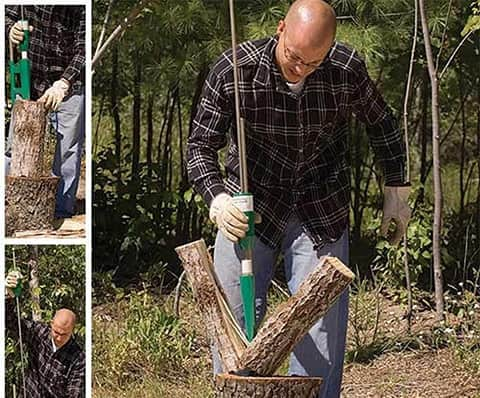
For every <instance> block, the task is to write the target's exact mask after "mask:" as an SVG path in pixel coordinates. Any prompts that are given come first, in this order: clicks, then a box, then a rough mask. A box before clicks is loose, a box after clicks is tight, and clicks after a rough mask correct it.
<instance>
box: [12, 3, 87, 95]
mask: <svg viewBox="0 0 480 398" xmlns="http://www.w3.org/2000/svg"><path fill="white" fill-rule="evenodd" d="M23 9H24V18H25V19H27V20H28V23H29V25H31V26H33V31H32V32H31V34H30V46H29V49H28V57H29V59H30V60H31V64H32V99H37V98H38V97H40V96H41V95H43V93H44V92H45V90H47V89H48V88H49V87H51V85H52V84H53V82H55V81H56V80H59V79H61V78H63V79H65V80H68V81H69V82H70V85H71V91H70V92H69V94H70V93H73V94H78V93H80V92H82V90H83V86H84V84H85V6H44V5H42V6H24V7H23ZM20 19H21V13H20V6H6V9H5V27H6V31H5V33H6V36H7V40H8V34H9V32H10V29H11V27H12V26H13V25H14V24H15V22H17V21H19V20H20ZM6 48H8V45H7V47H6Z"/></svg>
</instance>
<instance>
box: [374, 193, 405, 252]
mask: <svg viewBox="0 0 480 398" xmlns="http://www.w3.org/2000/svg"><path fill="white" fill-rule="evenodd" d="M409 194H410V186H402V187H388V186H386V187H385V190H384V198H383V218H382V225H381V227H380V232H381V234H382V235H383V236H387V234H388V227H389V226H390V223H391V222H392V221H394V222H395V226H396V228H395V231H394V232H393V234H392V235H391V237H390V238H389V242H390V243H391V244H392V245H397V244H398V243H399V242H400V240H401V239H402V237H403V235H404V234H405V233H406V232H407V225H408V221H409V220H410V216H411V214H412V211H411V210H410V206H409V205H408V195H409Z"/></svg>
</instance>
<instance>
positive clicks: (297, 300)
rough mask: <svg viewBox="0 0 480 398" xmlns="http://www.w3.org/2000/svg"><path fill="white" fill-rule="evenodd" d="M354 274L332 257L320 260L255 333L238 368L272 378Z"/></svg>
mask: <svg viewBox="0 0 480 398" xmlns="http://www.w3.org/2000/svg"><path fill="white" fill-rule="evenodd" d="M353 279H354V274H353V272H352V271H350V269H348V268H347V267H346V266H345V265H344V264H342V262H341V261H339V260H338V259H337V258H335V257H324V258H323V264H322V260H321V262H320V264H319V265H318V266H317V268H316V269H315V270H314V271H313V272H312V273H311V274H310V275H309V277H308V278H307V279H306V280H304V281H303V283H302V284H301V285H300V288H299V289H298V291H297V292H296V293H295V294H294V295H292V296H291V297H290V298H289V299H288V300H287V301H286V302H284V303H282V304H281V305H280V306H279V307H278V308H277V309H276V310H275V313H274V314H272V315H271V316H270V318H268V319H267V320H266V321H265V322H264V324H263V325H262V327H261V328H260V329H259V331H258V333H257V335H256V336H255V338H254V339H253V341H252V342H251V343H250V344H249V345H248V346H247V348H246V349H245V351H244V352H243V354H242V356H241V357H240V368H241V369H248V370H251V371H254V372H255V373H257V374H259V375H262V376H270V375H272V374H273V373H274V372H275V371H276V370H277V369H278V368H279V367H280V366H281V364H282V363H283V361H284V359H285V358H286V357H287V356H288V355H289V354H290V353H291V352H292V351H293V349H294V347H295V345H296V344H297V343H298V342H299V341H300V340H301V339H302V338H303V337H304V336H305V335H306V334H307V333H308V331H309V330H310V328H311V327H312V326H313V325H314V324H315V323H316V322H317V321H318V320H319V318H321V317H322V316H323V315H325V313H326V312H327V311H328V309H329V308H330V307H331V306H332V305H333V304H334V303H335V302H336V301H337V299H338V298H339V296H340V295H341V294H342V293H343V291H344V290H345V289H346V288H347V287H348V285H349V284H350V283H351V282H352V280H353Z"/></svg>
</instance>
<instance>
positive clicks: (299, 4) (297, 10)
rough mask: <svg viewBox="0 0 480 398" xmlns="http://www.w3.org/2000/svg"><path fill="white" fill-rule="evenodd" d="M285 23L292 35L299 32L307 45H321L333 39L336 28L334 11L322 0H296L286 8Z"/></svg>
mask: <svg viewBox="0 0 480 398" xmlns="http://www.w3.org/2000/svg"><path fill="white" fill-rule="evenodd" d="M285 24H286V25H287V26H288V28H289V30H290V31H291V34H292V36H295V35H297V34H301V35H302V37H303V39H304V40H308V43H306V44H308V45H310V46H312V47H318V46H320V47H321V46H322V45H323V44H324V42H325V41H333V40H334V39H335V33H336V29H337V20H336V15H335V11H334V9H333V8H332V6H330V5H329V4H328V3H326V2H325V1H323V0H297V1H295V2H294V3H293V4H292V5H291V6H290V9H289V10H288V13H287V15H286V17H285Z"/></svg>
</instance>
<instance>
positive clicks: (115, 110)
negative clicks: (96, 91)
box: [110, 45, 122, 195]
mask: <svg viewBox="0 0 480 398" xmlns="http://www.w3.org/2000/svg"><path fill="white" fill-rule="evenodd" d="M117 86H118V46H117V45H115V46H114V47H113V50H112V79H111V84H110V104H111V106H112V117H113V125H114V131H115V163H116V166H117V167H116V172H115V177H116V178H117V194H119V195H120V194H121V190H122V125H121V120H120V109H119V107H120V104H119V103H118V95H117Z"/></svg>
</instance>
